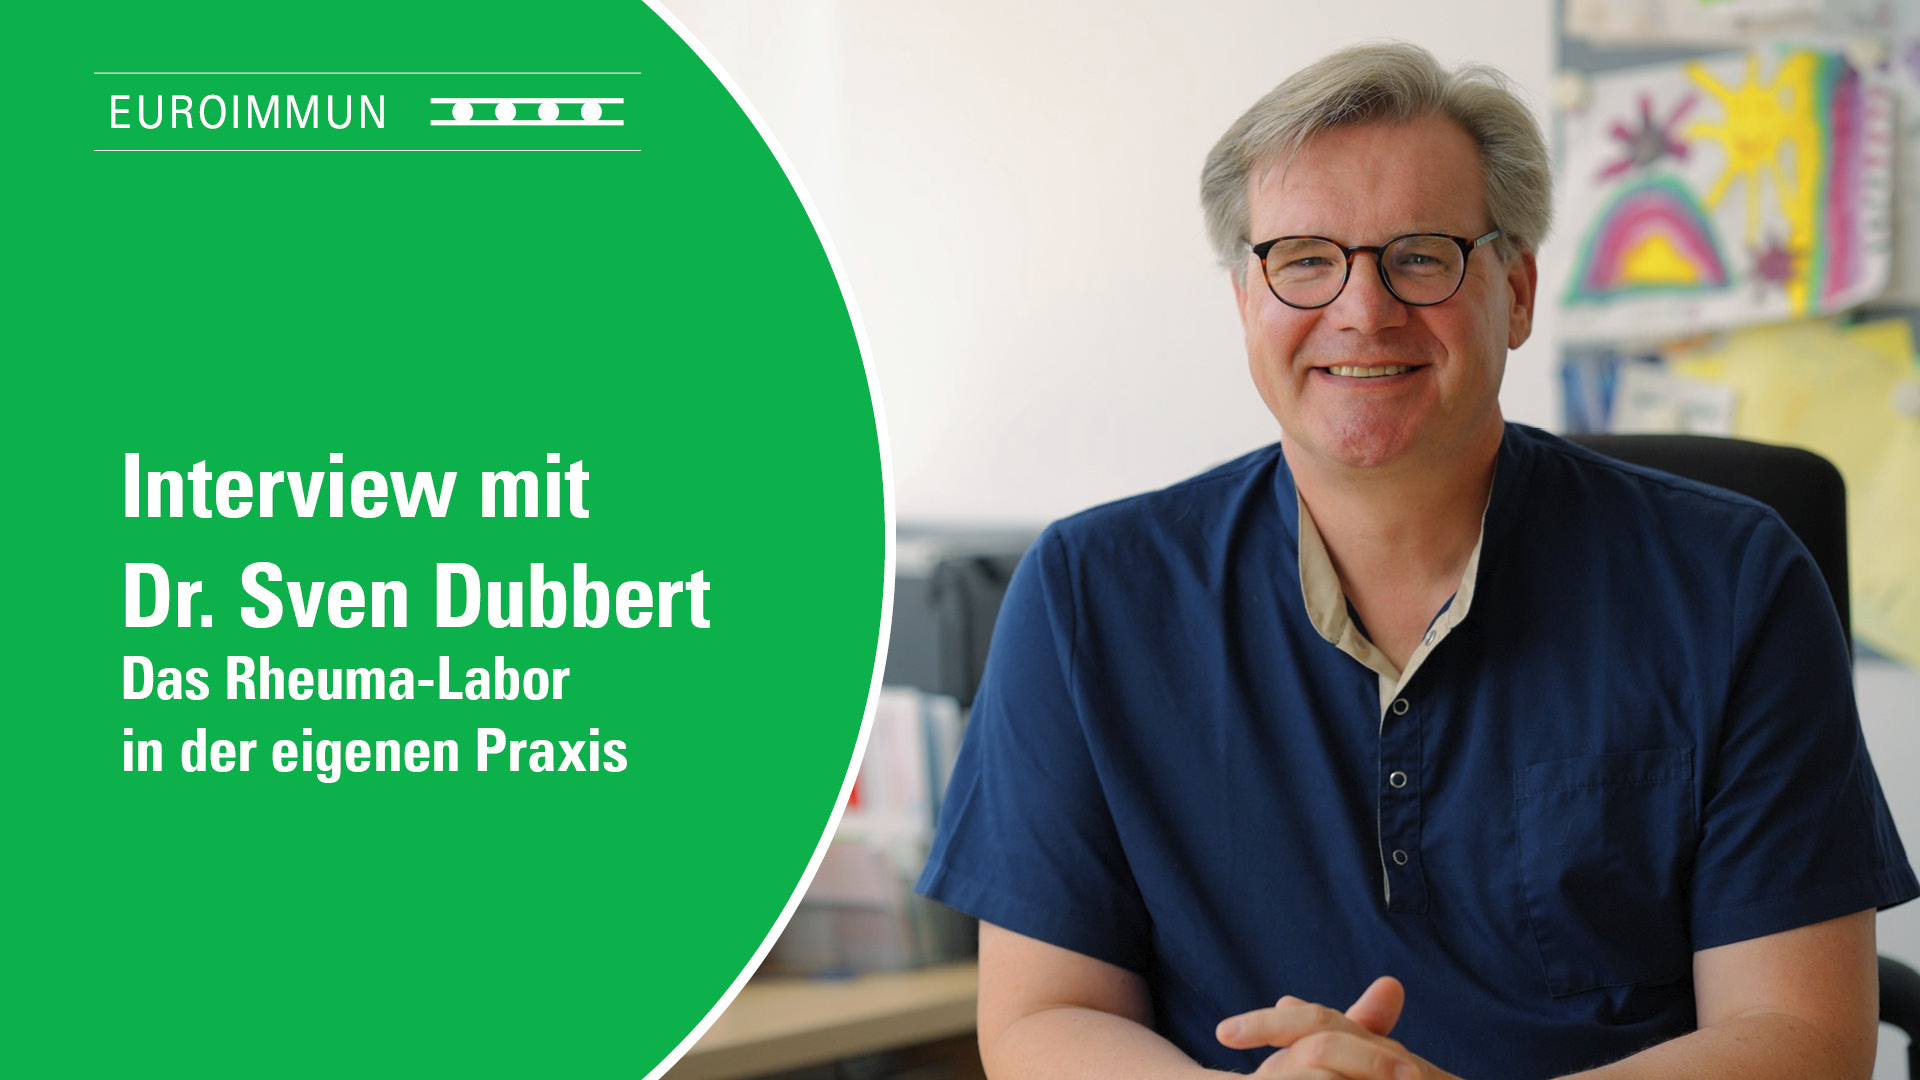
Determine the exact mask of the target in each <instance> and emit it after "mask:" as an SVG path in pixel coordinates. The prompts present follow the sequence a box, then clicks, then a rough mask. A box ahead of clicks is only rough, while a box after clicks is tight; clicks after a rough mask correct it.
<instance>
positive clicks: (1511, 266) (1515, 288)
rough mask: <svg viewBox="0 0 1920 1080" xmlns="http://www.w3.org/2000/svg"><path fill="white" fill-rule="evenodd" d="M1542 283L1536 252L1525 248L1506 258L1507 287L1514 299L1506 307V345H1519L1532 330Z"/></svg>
mask: <svg viewBox="0 0 1920 1080" xmlns="http://www.w3.org/2000/svg"><path fill="white" fill-rule="evenodd" d="M1539 285H1540V268H1539V266H1538V265H1537V264H1535V262H1534V259H1533V252H1531V251H1523V252H1520V253H1519V254H1518V255H1515V256H1514V257H1513V258H1512V259H1509V260H1507V289H1508V291H1509V292H1510V294H1511V299H1512V303H1511V304H1510V305H1509V306H1508V308H1507V348H1509V349H1517V348H1519V347H1520V346H1522V345H1524V344H1526V342H1527V338H1528V337H1531V336H1532V334H1533V301H1534V298H1535V295H1536V293H1537V292H1538V291H1539Z"/></svg>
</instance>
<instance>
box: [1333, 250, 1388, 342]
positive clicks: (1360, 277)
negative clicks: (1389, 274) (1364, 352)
mask: <svg viewBox="0 0 1920 1080" xmlns="http://www.w3.org/2000/svg"><path fill="white" fill-rule="evenodd" d="M1327 314H1328V315H1330V316H1332V317H1333V318H1334V319H1335V320H1336V321H1337V323H1338V325H1339V327H1340V329H1342V330H1359V331H1361V332H1362V333H1368V334H1371V333H1375V332H1378V331H1380V330H1385V329H1387V328H1389V327H1394V326H1400V325H1403V324H1405V323H1406V321H1407V305H1406V304H1403V303H1401V302H1400V298H1399V297H1397V296H1395V295H1393V293H1392V291H1391V290H1389V289H1388V288H1387V283H1386V282H1385V281H1382V280H1381V279H1380V254H1379V252H1375V251H1361V252H1356V253H1355V254H1354V256H1353V271H1352V272H1351V273H1349V274H1348V275H1347V287H1346V288H1344V289H1342V290H1340V295H1339V296H1338V297H1337V298H1336V299H1335V300H1334V301H1333V303H1332V304H1331V305H1329V306H1328V308H1327Z"/></svg>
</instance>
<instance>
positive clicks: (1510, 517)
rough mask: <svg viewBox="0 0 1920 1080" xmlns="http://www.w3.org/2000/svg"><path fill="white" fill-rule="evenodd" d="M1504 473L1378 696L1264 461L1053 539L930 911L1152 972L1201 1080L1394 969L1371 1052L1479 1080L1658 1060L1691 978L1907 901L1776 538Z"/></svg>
mask: <svg viewBox="0 0 1920 1080" xmlns="http://www.w3.org/2000/svg"><path fill="white" fill-rule="evenodd" d="M1495 476H1496V479H1495V483H1494V486H1493V492H1492V495H1491V498H1490V501H1489V505H1488V508H1487V512H1486V518H1485V523H1484V532H1483V536H1482V545H1481V549H1480V552H1479V554H1478V566H1477V570H1475V571H1473V572H1472V577H1471V579H1470V580H1469V581H1468V582H1466V583H1465V584H1464V585H1463V589H1462V596H1457V597H1456V598H1455V602H1456V604H1459V603H1460V602H1461V600H1462V597H1464V596H1466V595H1468V594H1469V593H1470V594H1471V605H1470V608H1469V609H1468V610H1467V611H1466V612H1465V613H1464V614H1460V613H1459V612H1454V614H1455V615H1458V616H1459V617H1458V619H1457V623H1456V622H1454V621H1453V620H1451V619H1447V618H1442V619H1440V620H1438V621H1437V623H1436V625H1444V626H1446V627H1447V630H1448V632H1447V633H1446V634H1445V635H1444V637H1443V638H1442V639H1441V640H1439V641H1438V642H1437V644H1435V645H1433V646H1432V647H1431V649H1430V650H1428V651H1427V654H1426V655H1425V656H1424V659H1423V660H1421V662H1420V663H1419V665H1418V667H1417V668H1412V669H1411V670H1410V673H1409V675H1408V678H1407V679H1406V681H1405V683H1404V684H1403V685H1400V686H1397V687H1394V686H1392V683H1391V681H1389V683H1388V686H1389V693H1388V696H1387V697H1386V699H1385V700H1384V701H1383V697H1382V681H1381V675H1380V673H1379V672H1378V671H1377V670H1376V669H1374V668H1369V667H1368V666H1367V665H1366V664H1363V663H1362V662H1361V661H1360V660H1359V659H1357V658H1356V656H1355V655H1353V654H1352V653H1351V652H1349V651H1343V649H1342V648H1340V647H1338V646H1337V645H1336V644H1334V643H1332V642H1330V641H1329V640H1328V637H1327V636H1326V635H1325V633H1324V631H1325V629H1326V627H1325V625H1324V617H1323V619H1322V625H1321V626H1320V627H1319V628H1316V625H1315V621H1314V618H1313V617H1312V616H1310V614H1309V611H1308V603H1309V601H1306V600H1303V588H1302V579H1301V573H1302V560H1301V551H1300V542H1299V537H1300V534H1301V529H1300V527H1301V520H1300V509H1299V504H1298V500H1297V496H1296V493H1295V491H1294V487H1293V481H1292V477H1291V476H1290V475H1289V473H1288V471H1287V468H1286V463H1285V461H1284V459H1283V458H1282V456H1281V454H1280V450H1279V447H1278V446H1271V447H1268V448H1266V449H1263V450H1260V451H1257V452H1255V453H1253V454H1249V455H1247V456H1246V457H1244V458H1241V459H1239V460H1237V461H1234V462H1231V463H1229V464H1227V465H1224V466H1221V467H1220V468H1217V469H1214V470H1212V471H1210V472H1208V473H1205V474H1203V475H1201V476H1198V477H1195V478H1194V479H1192V480H1189V481H1186V482H1184V483H1181V484H1177V485H1175V486H1173V487H1171V488H1167V489H1165V490H1163V491H1158V492H1154V493H1151V494H1148V495H1142V496H1138V497H1136V498H1132V499H1127V500H1124V501H1121V502H1117V503H1113V504H1110V505H1107V506H1103V507H1099V508H1096V509H1094V510H1089V511H1087V512H1085V513H1083V514H1079V515H1077V516H1075V517H1072V518H1068V519H1066V520H1064V521H1061V522H1058V523H1056V524H1055V525H1053V526H1052V527H1050V528H1049V529H1048V530H1047V532H1046V533H1045V534H1044V535H1043V536H1042V537H1041V539H1040V540H1039V541H1038V542H1037V543H1036V545H1035V546H1034V548H1033V550H1032V551H1031V552H1029V554H1028V556H1027V558H1026V559H1025V561H1024V562H1023V563H1022V565H1021V567H1020V570H1019V572H1018V573H1017V574H1016V575H1015V578H1014V581H1013V583H1012V586H1011V587H1010V589H1009V591H1008V594H1007V599H1006V603H1005V605H1004V606H1003V608H1002V610H1001V613H1000V620H999V623H998V626H997V628H996V630H995V635H994V641H993V647H992V650H991V653H990V655H989V658H988V663H987V671H986V675H985V678H984V680H983V682H982V685H981V689H980V694H979V697H978V699H977V701H976V703H975V705H974V709H973V714H972V717H971V720H970V723H969V730H968V732H967V735H966V740H965V743H964V745H963V747H962V750H961V753H960V759H959V762H958V765H957V766H956V769H955V772H954V777H953V780H952V782H951V784H950V785H949V788H948V795H947V803H946V806H945V808H944V809H943V811H942V815H941V820H940V828H939V834H938V837H937V839H936V841H935V844H934V848H933V852H932V854H931V856H930V858H929V860H928V864H927V868H926V871H925V873H924V875H923V876H922V878H921V880H920V889H921V890H922V891H923V892H925V893H926V894H927V895H929V896H931V897H933V898H935V899H937V900H941V901H943V902H945V903H948V904H950V905H952V906H954V907H956V908H959V909H961V910H962V911H965V912H968V913H970V914H972V915H975V916H977V917H979V918H981V919H984V920H986V921H988V922H992V923H994V924H996V925H999V926H1002V927H1005V928H1007V929H1010V930H1013V931H1016V932H1018V933H1021V934H1025V935H1027V936H1030V937H1034V938H1038V939H1040V940H1042V941H1047V942H1050V943H1052V944H1055V945H1059V946H1062V947H1065V948H1068V949H1072V950H1075V951H1077V952H1081V953H1084V954H1086V955H1088V956H1092V957H1096V958H1098V959H1101V960H1105V961H1107V962H1109V963H1113V964H1117V965H1120V966H1122V967H1126V968H1129V969H1132V970H1134V971H1137V972H1140V973H1142V974H1143V975H1144V976H1145V978H1146V980H1147V983H1148V986H1149V988H1150V989H1151V992H1152V996H1153V1005H1154V1011H1155V1025H1156V1028H1157V1029H1158V1030H1159V1031H1160V1032H1161V1033H1162V1034H1164V1035H1165V1036H1166V1037H1168V1038H1169V1039H1170V1040H1172V1041H1173V1042H1174V1044H1175V1045H1177V1046H1178V1047H1180V1049H1182V1050H1183V1051H1185V1052H1186V1053H1187V1054H1189V1055H1191V1056H1192V1057H1194V1058H1195V1059H1196V1060H1198V1061H1199V1062H1201V1063H1202V1064H1205V1065H1207V1066H1209V1067H1213V1068H1219V1069H1229V1070H1240V1071H1251V1070H1252V1069H1253V1068H1255V1067H1256V1066H1257V1065H1258V1064H1259V1062H1260V1061H1261V1060H1262V1059H1263V1058H1264V1057H1265V1056H1266V1054H1267V1053H1268V1052H1269V1051H1252V1052H1247V1051H1235V1050H1229V1049H1226V1048H1224V1047H1222V1046H1220V1045H1219V1044H1218V1043H1217V1042H1216V1041H1215V1040H1214V1037H1213V1031H1214V1026H1215V1025H1216V1024H1217V1023H1218V1022H1219V1021H1220V1020H1222V1019H1224V1018H1225V1017H1227V1016H1230V1015H1233V1014H1235V1013H1239V1012H1243V1011H1246V1010H1248V1009H1254V1008H1260V1007H1264V1006H1267V1005H1271V1004H1272V1003H1273V1002H1274V1001H1275V1000H1276V999H1277V998H1279V997H1280V996H1282V995H1284V994H1293V995H1296V996H1299V997H1302V998H1305V999H1307V1000H1310V1001H1317V1002H1320V1003H1321V1004H1325V1005H1330V1006H1333V1007H1335V1008H1345V1007H1346V1006H1347V1005H1348V1004H1350V1003H1351V1002H1352V1001H1353V1000H1354V999H1355V998H1357V997H1358V996H1359V995H1360V993H1361V991H1362V990H1364V989H1365V988H1366V986H1367V984H1368V983H1369V982H1370V981H1372V979H1374V978H1375V977H1376V976H1379V975H1387V974H1390V975H1395V976H1397V977H1399V978H1400V979H1401V980H1402V981H1403V982H1404V983H1405V984H1406V987H1407V994H1408V1000H1407V1007H1406V1011H1405V1013H1404V1014H1403V1016H1402V1018H1401V1021H1400V1024H1399V1026H1398V1027H1397V1028H1396V1029H1395V1030H1394V1032H1393V1036H1394V1037H1395V1038H1396V1039H1399V1040H1400V1041H1401V1042H1403V1043H1405V1044H1406V1045H1407V1046H1408V1047H1409V1048H1410V1049H1411V1050H1413V1051H1414V1052H1416V1053H1418V1054H1421V1055H1422V1056H1424V1057H1426V1058H1427V1059H1428V1060H1430V1061H1432V1062H1433V1063H1434V1064H1436V1065H1438V1066H1440V1067H1441V1068H1444V1069H1447V1070H1449V1071H1452V1072H1455V1073H1457V1074H1460V1075H1464V1076H1470V1077H1475V1078H1476V1080H1490V1078H1495V1077H1549V1076H1559V1075H1563V1074H1565V1073H1568V1072H1573V1071H1577V1070H1579V1069H1584V1068H1590V1067H1593V1066H1596V1065H1600V1064H1603V1063H1605V1062H1608V1061H1612V1060H1617V1059H1618V1058H1621V1057H1624V1056H1626V1055H1629V1054H1631V1053H1633V1052H1635V1051H1637V1050H1640V1049H1642V1048H1644V1047H1646V1046H1648V1045H1650V1044H1652V1043H1656V1042H1660V1041H1663V1040H1666V1039H1669V1038H1672V1037H1674V1036H1677V1035H1681V1034H1684V1033H1685V1032H1687V1031H1689V1030H1692V1028H1693V1027H1694V1006H1693V995H1692V982H1691V970H1692V967H1691V965H1692V956H1693V953H1694V952H1695V951H1696V950H1699V949H1706V948H1711V947H1713V946H1716V945H1724V944H1727V943H1730V942H1735V941H1741V940H1745V939H1748V938H1753V937H1758V936H1761V935H1765V934H1771V933H1775V932H1778V931H1781V930H1786V929H1791V928H1793V927H1798V926H1803V925H1807V924H1810V923H1813V922H1818V921H1822V920H1825V919H1830V918H1836V917H1839V916H1841V915H1846V914H1850V913H1853V912H1857V911H1862V910H1866V909H1869V908H1875V907H1882V906H1886V905H1889V904H1894V903H1898V902H1900V901H1903V900H1906V899H1909V898H1911V897H1913V896H1914V895H1915V894H1916V893H1917V892H1920V884H1917V883H1916V881H1915V878H1914V875H1913V872H1912V870H1911V869H1910V868H1909V866H1908V865H1907V860H1906V855H1905V852H1904V851H1903V849H1902V848H1901V845H1900V841H1899V838H1898V836H1897V835H1896V834H1895V831H1894V828H1893V824H1892V822H1891V820H1890V818H1889V816H1888V813H1887V809H1886V805H1885V802H1884V800H1883V799H1882V797H1881V793H1880V787H1879V783H1878V781H1877V780H1876V778H1875V776H1874V773H1873V768H1872V765H1871V763H1870V762H1869V761H1868V758H1867V751H1866V747H1865V744H1864V742H1863V741H1862V738H1861V734H1860V725H1859V720H1858V717H1857V714H1856V712H1855V707H1854V699H1853V688H1852V680H1851V671H1850V665H1849V661H1848V655H1847V648H1846V643H1845V639H1844V635H1843V632H1842V630H1841V628H1840V626H1839V622H1838V619H1837V617H1836V615H1835V613H1834V608H1833V604H1832V600H1831V598H1830V596H1829V594H1828V593H1827V591H1826V585H1825V584H1824V582H1823V580H1822V579H1821V577H1820V574H1819V572H1818V570H1817V569H1816V567H1815V566H1814V564H1813V562H1812V560H1811V559H1810V557H1809V556H1808V555H1807V554H1806V551H1805V549H1804V548H1802V547H1801V545H1800V544H1799V542H1798V541H1797V540H1796V539H1795V538H1794V537H1793V536H1792V534H1791V533H1790V532H1789V531H1788V529H1787V528H1786V527H1785V526H1784V525H1783V524H1781V522H1780V521H1779V519H1778V517H1777V516H1775V515H1774V514H1773V513H1772V511H1770V510H1768V509H1766V508H1765V507H1762V506H1761V505H1760V504H1758V503H1755V502H1753V501H1751V500H1748V499H1744V498H1741V497H1739V496H1736V495H1732V494H1730V493H1727V492H1724V491H1721V490H1718V489H1715V488H1709V487H1705V486H1703V485H1699V484H1694V483H1691V482H1688V481H1685V480H1681V479H1678V478H1676V477H1672V476H1668V475H1666V474H1663V473H1656V472H1653V471H1650V470H1645V469H1640V468H1636V467H1633V466H1629V465H1625V464H1622V463H1619V462H1616V461H1613V460H1611V459H1608V458H1602V457H1599V456H1598V455H1595V454H1593V453H1592V452H1590V451H1587V450H1584V449H1582V448H1579V447H1576V446H1573V445H1571V444H1569V443H1566V442H1564V441H1562V440H1560V439H1556V438H1554V437H1553V436H1550V435H1547V434H1546V433H1544V432H1540V431H1537V430H1534V429H1531V428H1526V427H1521V426H1518V425H1509V426H1508V428H1507V431H1506V434H1505V438H1504V439H1503V441H1502V445H1501V449H1500V453H1499V458H1498V462H1497V467H1496V473H1495ZM1308 534H1309V535H1312V533H1311V525H1310V524H1309V525H1308ZM1310 546H1311V547H1314V548H1317V544H1313V545H1310ZM1309 554H1310V555H1313V553H1312V552H1310V553H1309ZM1315 557H1316V558H1320V559H1324V556H1323V555H1319V556H1315ZM1309 564H1310V565H1309V572H1312V571H1313V570H1314V565H1313V563H1312V560H1311V559H1310V560H1309ZM1310 599H1311V598H1309V600H1310ZM1349 644H1351V643H1349Z"/></svg>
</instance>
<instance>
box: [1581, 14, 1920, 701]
mask: <svg viewBox="0 0 1920 1080" xmlns="http://www.w3.org/2000/svg"><path fill="white" fill-rule="evenodd" d="M1559 13H1560V24H1559V35H1558V39H1559V57H1558V64H1559V69H1560V75H1559V77H1558V80H1557V82H1556V92H1555V101H1554V117H1555V119H1554V144H1555V145H1554V162H1555V192H1554V204H1555V209H1556V222H1555V236H1554V238H1553V241H1552V242H1551V244H1550V245H1549V246H1548V249H1547V251H1546V252H1545V253H1543V259H1544V260H1545V261H1546V262H1547V264H1548V266H1549V267H1551V268H1552V270H1553V273H1551V274H1550V280H1551V281H1553V282H1555V285H1554V286H1553V292H1552V293H1550V294H1548V295H1545V296H1544V297H1543V299H1544V300H1545V301H1546V302H1550V303H1555V304H1557V305H1558V309H1559V315H1560V322H1559V325H1560V327H1561V333H1562V340H1563V342H1564V346H1563V354H1562V358H1561V360H1562V372H1561V374H1562V389H1563V391H1564V395H1563V401H1564V404H1565V412H1564V421H1565V425H1566V428H1567V430H1569V431H1614V432H1691V433H1703V434H1719V435H1734V436H1739V437H1742V438H1750V439H1756V440H1759V441H1762V442H1772V443H1783V444H1789V445H1799V446H1804V447H1807V448H1808V449H1812V450H1814V451H1816V452H1818V453H1821V454H1822V455H1824V456H1826V457H1827V458H1828V459H1829V460H1831V461H1833V462H1834V464H1835V465H1836V466H1838V467H1839V469H1840V471H1841V473H1842V475H1843V476H1845V478H1846V481H1847V488H1848V495H1849V502H1848V518H1849V520H1848V532H1849V537H1850V542H1849V546H1850V552H1849V555H1850V560H1851V562H1852V588H1853V596H1852V607H1853V611H1854V633H1855V637H1856V639H1857V641H1858V642H1859V644H1860V645H1861V646H1863V647H1864V648H1865V649H1866V650H1867V651H1870V652H1877V653H1880V654H1884V655H1886V656H1889V657H1892V658H1893V659H1895V660H1898V661H1900V662H1902V663H1905V664H1907V665H1909V666H1915V667H1920V565H1916V564H1915V562H1914V560H1912V559H1911V558H1910V555H1911V553H1912V552H1913V551H1915V550H1920V358H1916V352H1915V342H1916V336H1917V335H1916V331H1917V330H1920V3H1914V2H1911V0H1563V2H1562V4H1561V5H1560V8H1559Z"/></svg>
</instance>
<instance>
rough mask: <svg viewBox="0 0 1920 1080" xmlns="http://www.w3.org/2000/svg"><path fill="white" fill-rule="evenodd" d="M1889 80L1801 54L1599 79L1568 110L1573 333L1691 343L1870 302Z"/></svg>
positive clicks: (1885, 197)
mask: <svg viewBox="0 0 1920 1080" xmlns="http://www.w3.org/2000/svg"><path fill="white" fill-rule="evenodd" d="M1886 82H1887V78H1886V73H1885V72H1862V71H1860V70H1858V69H1856V68H1855V67H1854V66H1853V65H1852V64H1850V63H1849V62H1848V61H1847V59H1846V58H1845V57H1844V56H1843V55H1842V54H1841V53H1840V52H1838V51H1828V50H1822V49H1815V48H1800V47H1796V48H1779V49H1774V50H1770V51H1766V52H1755V53H1752V54H1749V55H1747V56H1744V57H1739V56H1736V57H1732V58H1729V59H1716V60H1699V61H1690V62H1687V63H1683V64H1666V65H1658V66H1654V67H1648V68H1639V69H1634V70H1629V71H1622V72H1615V73H1610V74H1607V75H1602V76H1598V77H1596V78H1595V79H1594V80H1593V83H1592V93H1591V97H1590V98H1589V100H1588V103H1587V105H1586V107H1585V108H1584V109H1583V110H1582V111H1581V112H1580V113H1578V114H1577V115H1570V116H1568V117H1566V133H1567V142H1566V145H1567V163H1566V168H1564V169H1562V170H1561V174H1560V175H1561V179H1560V192H1559V203H1560V205H1561V206H1562V207H1563V208H1564V209H1563V213H1564V214H1565V216H1564V217H1563V218H1562V220H1563V221H1565V222H1567V226H1566V227H1567V228H1568V230H1569V231H1570V232H1571V233H1572V239H1573V240H1574V242H1575V254H1574V256H1573V259H1574V263H1573V266H1572V267H1571V268H1570V273H1569V275H1568V285H1567V288H1566V291H1565V293H1564V294H1563V296H1562V300H1563V303H1564V306H1565V317H1564V319H1563V322H1562V327H1563V331H1564V332H1565V333H1566V335H1567V336H1568V338H1569V339H1570V340H1596V339H1610V338H1630V339H1641V340H1644V339H1647V338H1657V337H1661V336H1673V335H1680V334H1690V333H1696V332H1699V331H1702V330H1714V329H1722V328H1727V327H1732V326H1739V325H1744V324H1749V323H1760V322H1772V321H1777V320H1780V319H1790V318H1805V317H1810V316H1815V315H1822V314H1827V313H1830V312H1835V311H1839V310H1842V309H1845V308H1848V307H1851V306H1853V305H1855V304H1859V303H1861V302H1863V301H1866V300H1869V299H1872V298H1873V297H1874V296H1876V295H1878V294H1879V292H1880V291H1881V290H1882V289H1883V288H1885V286H1886V283H1887V275H1888V267H1889V264H1890V261H1891V251H1892V236H1891V228H1892V226H1891V220H1890V214H1889V199H1890V194H1891V187H1892V182H1891V175H1890V157H1891V150H1892V147H1891V143H1892V108H1891V105H1890V100H1889V90H1888V88H1887V85H1886ZM1636 118H1637V119H1636ZM1657 118H1658V119H1657ZM1622 144H1624V150H1625V153H1624V156H1623V153H1622V151H1623V145H1622Z"/></svg>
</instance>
